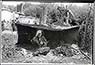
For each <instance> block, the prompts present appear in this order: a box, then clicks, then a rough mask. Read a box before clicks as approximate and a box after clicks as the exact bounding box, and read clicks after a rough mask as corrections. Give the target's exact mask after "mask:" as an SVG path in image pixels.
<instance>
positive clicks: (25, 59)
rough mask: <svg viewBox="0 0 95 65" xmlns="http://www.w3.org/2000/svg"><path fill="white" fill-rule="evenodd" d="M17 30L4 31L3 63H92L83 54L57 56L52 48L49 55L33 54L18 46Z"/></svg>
mask: <svg viewBox="0 0 95 65" xmlns="http://www.w3.org/2000/svg"><path fill="white" fill-rule="evenodd" d="M17 38H18V37H17V32H14V33H13V32H11V31H3V32H2V63H70V64H91V60H89V59H87V58H86V57H85V56H84V55H82V54H77V55H74V56H71V57H66V56H62V55H59V56H55V55H53V54H52V52H51V50H50V51H49V53H47V55H39V56H33V55H32V54H33V52H32V51H31V50H26V49H24V48H20V47H16V45H15V43H17Z"/></svg>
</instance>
